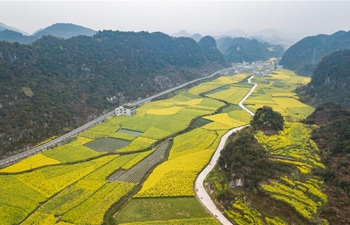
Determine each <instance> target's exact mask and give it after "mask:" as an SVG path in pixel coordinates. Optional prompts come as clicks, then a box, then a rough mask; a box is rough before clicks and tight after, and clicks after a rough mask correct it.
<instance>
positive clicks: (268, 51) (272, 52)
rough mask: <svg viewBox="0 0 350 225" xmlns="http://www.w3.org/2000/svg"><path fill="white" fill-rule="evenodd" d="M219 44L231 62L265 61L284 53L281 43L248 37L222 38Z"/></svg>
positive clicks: (219, 47) (218, 41) (221, 50)
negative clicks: (271, 43)
mask: <svg viewBox="0 0 350 225" xmlns="http://www.w3.org/2000/svg"><path fill="white" fill-rule="evenodd" d="M217 46H218V49H219V50H220V52H221V53H222V54H223V55H224V57H225V59H226V60H227V62H229V63H237V62H243V61H245V62H255V61H265V60H268V59H269V58H271V57H277V58H278V57H281V56H282V55H283V53H284V49H283V47H282V46H280V45H270V44H269V43H267V42H264V43H262V42H259V41H257V40H255V39H252V40H249V39H246V38H230V37H225V38H220V39H219V40H217Z"/></svg>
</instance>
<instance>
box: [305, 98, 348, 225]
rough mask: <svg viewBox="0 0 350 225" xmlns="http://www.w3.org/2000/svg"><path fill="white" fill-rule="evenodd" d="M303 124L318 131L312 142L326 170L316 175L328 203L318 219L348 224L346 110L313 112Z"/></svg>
mask: <svg viewBox="0 0 350 225" xmlns="http://www.w3.org/2000/svg"><path fill="white" fill-rule="evenodd" d="M305 123H309V124H316V125H318V126H319V127H318V128H317V129H315V130H314V131H313V133H312V139H313V140H314V141H315V142H316V143H317V145H318V147H319V149H320V155H321V159H322V162H323V163H324V164H325V166H326V168H327V169H326V170H322V171H318V172H319V174H320V175H321V176H322V177H323V179H324V181H325V183H326V187H327V188H326V193H327V195H328V196H329V201H328V203H327V204H326V205H325V207H324V208H323V209H322V212H321V216H322V217H324V218H326V219H327V220H328V221H329V222H330V224H349V223H350V205H349V203H350V179H349V174H350V163H349V162H350V140H349V137H350V132H349V131H350V110H349V109H346V108H344V107H342V106H340V105H337V104H335V103H325V104H322V105H320V106H319V107H317V108H316V110H315V112H313V113H312V114H311V115H310V116H309V117H308V118H307V119H306V120H305Z"/></svg>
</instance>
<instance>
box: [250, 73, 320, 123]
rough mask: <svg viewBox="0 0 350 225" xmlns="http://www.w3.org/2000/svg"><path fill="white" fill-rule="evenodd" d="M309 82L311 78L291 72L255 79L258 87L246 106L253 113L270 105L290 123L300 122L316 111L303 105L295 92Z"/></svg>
mask: <svg viewBox="0 0 350 225" xmlns="http://www.w3.org/2000/svg"><path fill="white" fill-rule="evenodd" d="M309 81H310V78H308V77H302V76H297V75H296V74H295V73H294V72H293V71H290V70H274V74H270V75H267V76H265V77H262V78H254V79H253V82H255V83H257V84H258V87H257V88H256V90H255V91H254V92H253V94H252V95H251V97H250V98H249V99H248V100H247V101H245V105H246V107H247V108H248V109H250V110H251V111H252V112H255V111H256V110H257V109H258V108H260V107H262V106H264V105H268V106H271V107H272V108H273V110H275V111H278V112H280V113H281V114H282V115H283V116H284V117H285V118H286V119H287V120H288V121H300V120H302V119H304V118H305V117H306V116H308V115H310V114H311V113H312V112H313V110H314V109H313V108H312V107H311V106H308V105H305V104H303V103H301V102H300V101H299V100H298V96H297V95H296V93H294V90H295V89H296V88H297V87H298V86H299V85H302V84H304V85H305V84H307V83H308V82H309Z"/></svg>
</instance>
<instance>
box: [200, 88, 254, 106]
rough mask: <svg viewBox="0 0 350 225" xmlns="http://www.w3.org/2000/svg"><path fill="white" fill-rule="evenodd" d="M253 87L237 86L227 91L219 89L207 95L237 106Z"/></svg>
mask: <svg viewBox="0 0 350 225" xmlns="http://www.w3.org/2000/svg"><path fill="white" fill-rule="evenodd" d="M252 86H253V85H250V86H246V85H238V84H235V85H230V86H228V87H227V89H223V90H222V89H217V90H214V91H211V92H209V93H206V94H205V95H206V96H208V97H210V98H213V99H220V100H224V101H227V102H229V103H231V104H235V105H237V104H238V103H239V102H240V101H241V99H242V98H243V97H244V96H245V95H246V94H247V93H248V92H249V90H250V89H251V87H252Z"/></svg>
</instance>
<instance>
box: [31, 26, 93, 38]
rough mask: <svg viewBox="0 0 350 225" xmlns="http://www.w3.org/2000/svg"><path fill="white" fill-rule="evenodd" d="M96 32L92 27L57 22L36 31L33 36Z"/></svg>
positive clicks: (75, 34)
mask: <svg viewBox="0 0 350 225" xmlns="http://www.w3.org/2000/svg"><path fill="white" fill-rule="evenodd" d="M94 34H96V31H94V30H92V29H90V28H86V27H83V26H79V25H75V24H71V23H56V24H53V25H51V26H49V27H46V28H45V29H42V30H39V31H37V32H35V33H34V34H33V36H35V37H37V38H40V37H42V36H46V35H51V36H55V37H61V38H71V37H75V36H79V35H85V36H93V35H94Z"/></svg>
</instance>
